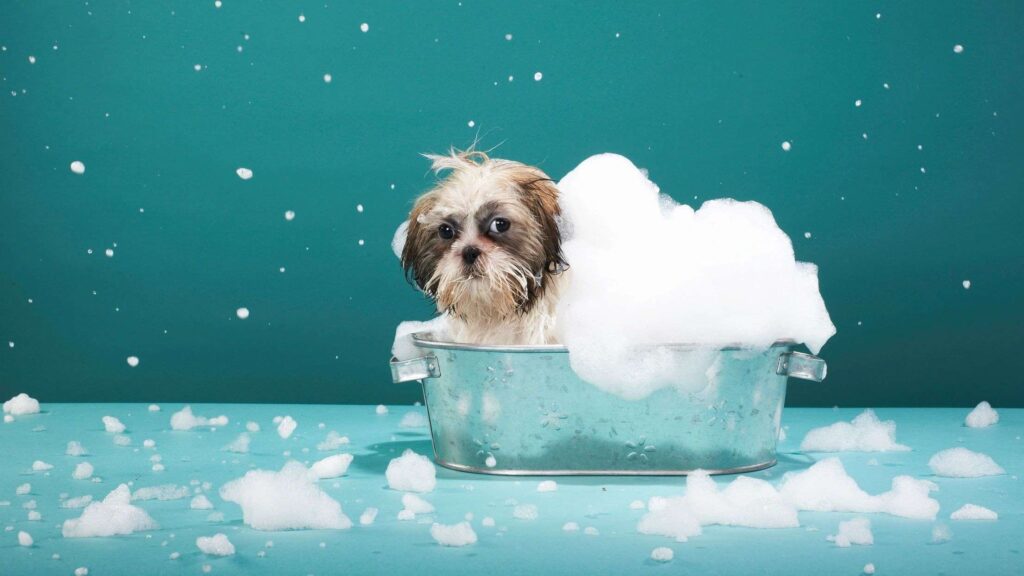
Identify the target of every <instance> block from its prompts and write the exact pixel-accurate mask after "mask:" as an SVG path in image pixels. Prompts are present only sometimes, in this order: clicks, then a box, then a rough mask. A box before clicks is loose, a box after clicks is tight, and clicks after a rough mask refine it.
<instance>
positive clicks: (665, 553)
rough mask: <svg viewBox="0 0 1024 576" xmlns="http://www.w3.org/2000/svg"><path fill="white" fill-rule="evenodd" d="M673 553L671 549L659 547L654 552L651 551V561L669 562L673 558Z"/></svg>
mask: <svg viewBox="0 0 1024 576" xmlns="http://www.w3.org/2000/svg"><path fill="white" fill-rule="evenodd" d="M675 556H676V555H675V552H673V551H672V549H671V548H666V547H664V546H659V547H657V548H655V549H654V550H651V560H654V561H655V562H671V561H672V559H673V558H675Z"/></svg>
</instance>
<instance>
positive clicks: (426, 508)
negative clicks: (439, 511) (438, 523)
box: [402, 494, 434, 514]
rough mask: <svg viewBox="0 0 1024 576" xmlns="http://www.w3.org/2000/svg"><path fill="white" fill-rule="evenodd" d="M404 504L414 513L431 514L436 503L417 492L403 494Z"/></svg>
mask: <svg viewBox="0 0 1024 576" xmlns="http://www.w3.org/2000/svg"><path fill="white" fill-rule="evenodd" d="M402 506H404V507H405V509H406V510H408V511H410V512H412V513H413V514H430V513H431V512H433V511H434V505H433V504H431V503H430V502H427V501H426V500H424V499H423V498H420V497H419V496H417V495H415V494H402Z"/></svg>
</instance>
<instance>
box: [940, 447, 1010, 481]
mask: <svg viewBox="0 0 1024 576" xmlns="http://www.w3.org/2000/svg"><path fill="white" fill-rule="evenodd" d="M928 467H929V468H931V469H932V472H934V473H935V474H936V475H938V476H949V477H952V478H977V477H980V476H997V475H999V474H1005V473H1006V471H1005V470H1003V468H1002V467H1001V466H999V465H998V464H996V461H995V460H993V459H992V458H991V457H990V456H988V455H987V454H982V453H981V452H973V451H971V450H968V449H967V448H961V447H956V448H949V449H946V450H943V451H941V452H938V453H936V454H935V455H934V456H932V457H931V459H930V460H928Z"/></svg>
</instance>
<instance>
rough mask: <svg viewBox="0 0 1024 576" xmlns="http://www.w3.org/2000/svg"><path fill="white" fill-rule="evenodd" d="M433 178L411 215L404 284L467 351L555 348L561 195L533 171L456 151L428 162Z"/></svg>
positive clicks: (561, 263) (562, 265)
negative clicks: (470, 347) (427, 302)
mask: <svg viewBox="0 0 1024 576" xmlns="http://www.w3.org/2000/svg"><path fill="white" fill-rule="evenodd" d="M424 157H426V158H427V159H429V160H430V161H431V162H432V165H431V168H432V170H433V171H434V173H435V174H436V175H440V173H441V172H444V171H448V174H447V175H446V176H445V177H444V178H442V179H440V180H439V182H438V183H437V184H436V186H435V187H434V188H433V189H431V190H429V191H428V192H426V193H425V194H423V195H422V196H420V197H419V198H418V199H417V200H416V202H415V204H414V205H413V208H412V211H411V212H410V213H409V220H408V228H407V234H406V241H405V246H404V247H403V248H402V252H401V261H402V268H403V269H404V270H405V274H406V277H407V278H408V279H409V281H410V282H412V283H414V284H415V285H416V286H417V287H418V288H419V289H420V290H422V291H423V293H425V294H426V295H427V296H428V297H429V298H431V299H432V300H433V301H434V302H435V303H436V305H437V310H438V312H441V313H443V314H446V315H447V317H448V336H449V337H450V338H451V339H452V340H454V341H455V342H462V343H469V344H499V345H501V344H503V345H509V344H555V343H558V340H559V338H558V333H557V323H556V317H555V316H556V315H555V311H556V307H557V303H558V298H559V294H560V293H561V292H562V290H563V287H564V284H565V282H566V274H565V271H566V270H567V268H568V266H567V264H566V262H565V260H564V259H563V257H562V249H561V242H562V241H561V235H560V232H559V215H560V209H559V205H558V188H557V187H556V186H555V184H554V182H553V181H552V180H551V178H549V177H548V176H547V174H545V173H544V172H543V171H541V170H540V169H539V168H536V167H534V166H528V165H526V164H522V163H520V162H515V161H512V160H502V159H498V158H489V157H488V155H487V154H486V153H485V152H481V151H477V150H473V149H472V148H470V149H469V150H457V149H455V148H452V149H451V150H449V153H448V154H447V155H437V154H424Z"/></svg>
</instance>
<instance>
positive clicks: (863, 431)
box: [800, 410, 910, 452]
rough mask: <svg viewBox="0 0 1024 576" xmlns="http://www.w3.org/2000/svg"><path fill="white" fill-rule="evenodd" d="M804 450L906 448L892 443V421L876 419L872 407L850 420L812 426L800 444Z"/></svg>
mask: <svg viewBox="0 0 1024 576" xmlns="http://www.w3.org/2000/svg"><path fill="white" fill-rule="evenodd" d="M800 450H802V451H804V452H890V451H906V450H910V448H909V447H907V446H904V445H902V444H898V443H897V442H896V422H894V421H892V420H885V421H882V420H879V419H878V416H876V415H875V412H874V411H873V410H865V411H864V412H862V413H861V414H860V415H859V416H857V417H856V418H854V419H853V422H836V423H835V424H832V425H831V426H825V427H822V428H815V429H813V430H811V431H810V432H808V433H807V435H806V436H804V441H803V442H801V443H800Z"/></svg>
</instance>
